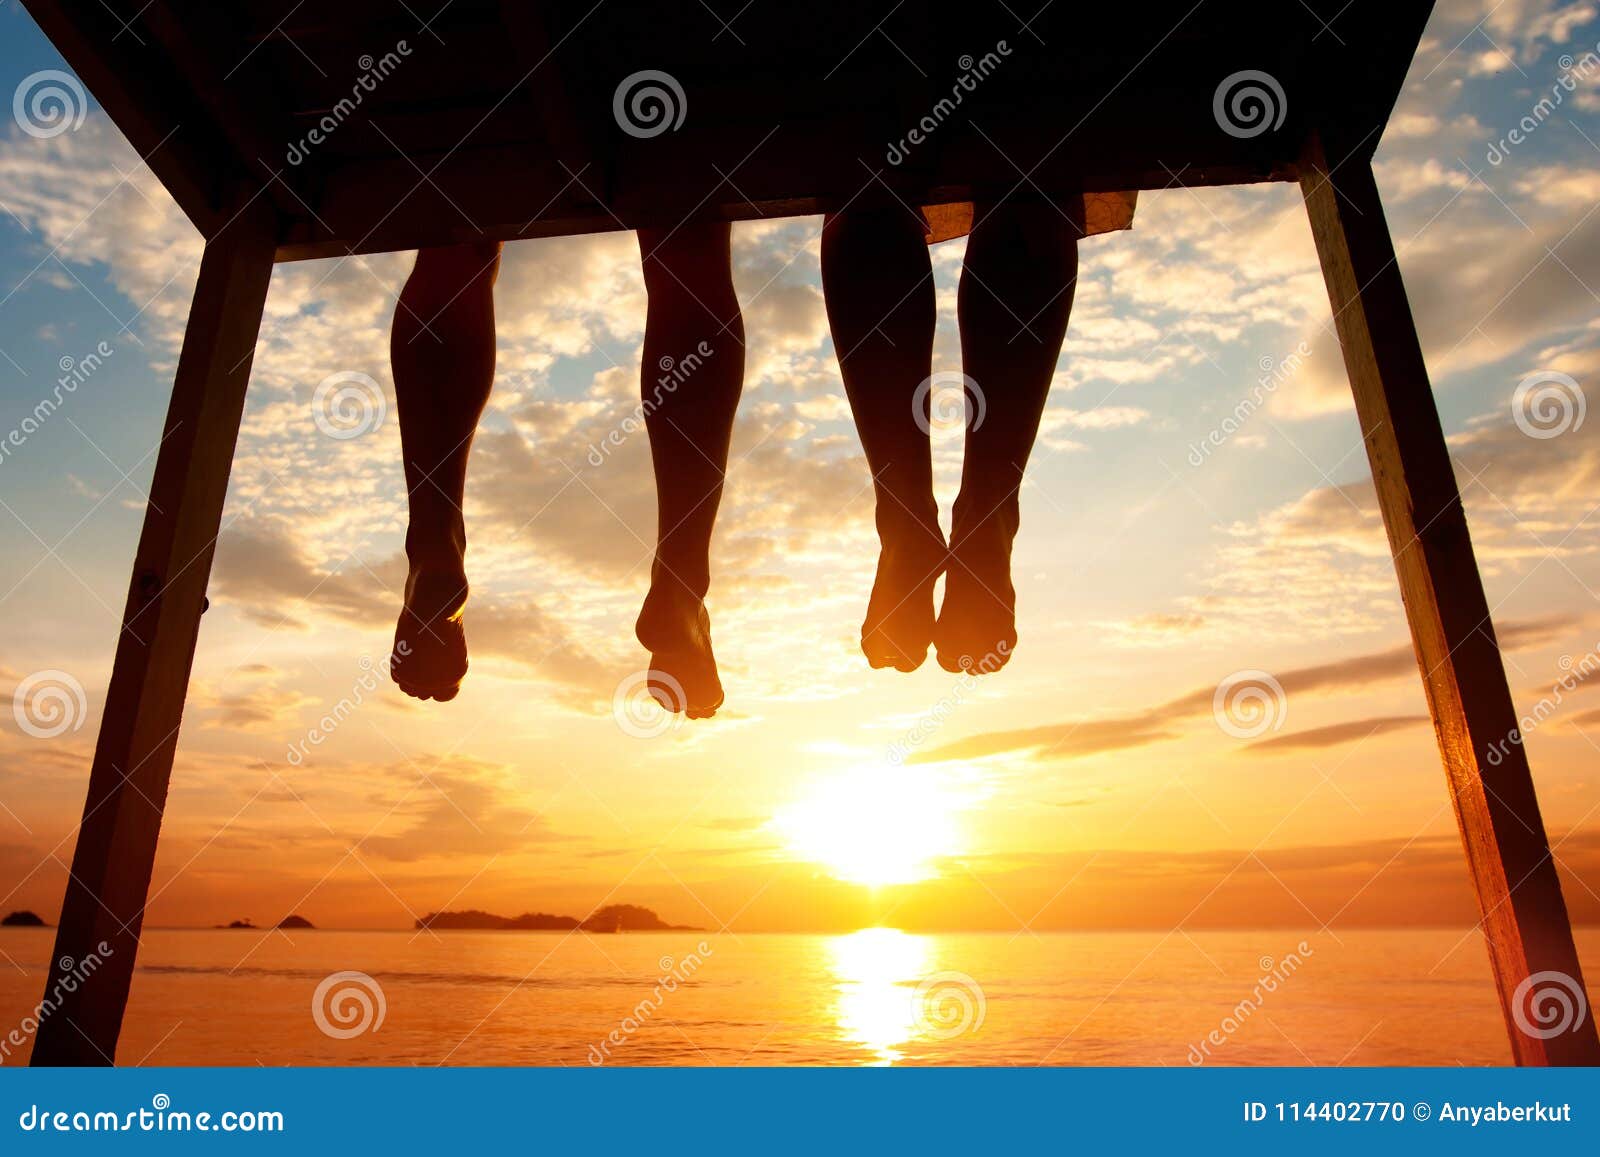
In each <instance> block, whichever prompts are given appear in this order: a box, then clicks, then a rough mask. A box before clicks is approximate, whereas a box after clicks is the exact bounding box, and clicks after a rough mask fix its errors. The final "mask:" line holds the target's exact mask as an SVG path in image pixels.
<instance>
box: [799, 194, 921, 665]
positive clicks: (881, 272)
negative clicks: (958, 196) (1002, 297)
mask: <svg viewBox="0 0 1600 1157" xmlns="http://www.w3.org/2000/svg"><path fill="white" fill-rule="evenodd" d="M822 286H823V296H824V299H825V301H826V303H827V309H828V325H829V327H830V329H831V330H832V332H833V344H834V348H835V350H836V352H837V353H838V356H839V372H840V374H841V375H842V376H843V378H844V389H845V394H846V396H847V397H848V398H849V399H850V409H851V411H852V413H853V414H854V415H855V422H856V429H857V431H858V432H859V433H860V437H861V445H862V449H863V450H864V451H865V452H866V455H867V465H868V467H869V468H870V469H871V470H872V481H873V490H874V497H875V499H876V513H875V521H876V523H877V529H878V541H879V547H880V549H879V553H878V573H877V577H876V578H875V579H874V581H873V584H872V597H871V599H870V600H869V601H868V603H867V617H866V619H865V621H864V622H863V623H862V624H861V650H862V652H863V653H864V654H865V655H866V656H867V662H868V663H870V664H871V665H872V666H873V667H894V668H896V669H897V670H900V671H914V670H916V669H917V668H918V667H920V666H921V665H922V662H923V660H924V659H925V658H927V654H928V644H929V643H930V642H931V641H932V639H933V630H934V615H933V587H934V583H935V582H936V581H937V580H938V577H939V573H940V571H941V570H943V568H944V560H945V543H944V534H943V532H942V531H941V530H940V529H939V508H938V504H937V502H936V501H935V500H934V496H933V459H932V452H931V448H930V446H929V437H928V421H927V413H928V408H927V399H926V398H925V397H924V398H923V399H920V403H921V405H920V411H921V414H920V416H921V422H920V424H919V422H918V418H919V413H918V411H919V405H918V403H919V399H918V398H917V396H916V394H917V388H918V386H920V385H921V384H922V383H923V382H924V381H926V380H927V378H928V376H929V374H930V373H931V372H932V360H933V329H934V293H933V271H932V266H931V264H930V262H929V258H928V247H927V245H926V244H925V243H924V242H923V233H922V227H921V224H920V223H919V222H918V221H917V219H916V217H914V216H913V215H912V214H910V213H908V212H906V211H905V210H904V209H903V208H898V207H896V208H891V209H859V210H850V211H848V212H845V213H838V214H832V215H830V216H829V217H828V219H827V221H826V222H825V223H824V225H823V230H822Z"/></svg>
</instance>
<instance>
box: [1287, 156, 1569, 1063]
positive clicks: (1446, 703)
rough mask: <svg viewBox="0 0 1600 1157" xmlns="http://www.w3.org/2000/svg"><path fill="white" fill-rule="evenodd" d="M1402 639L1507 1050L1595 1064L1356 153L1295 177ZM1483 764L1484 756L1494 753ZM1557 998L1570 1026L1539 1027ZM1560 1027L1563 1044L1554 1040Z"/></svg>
mask: <svg viewBox="0 0 1600 1157" xmlns="http://www.w3.org/2000/svg"><path fill="white" fill-rule="evenodd" d="M1300 186H1301V191H1302V192H1303V193H1304V194H1305V200H1306V210H1307V212H1308V213H1309V214H1310V216H1311V231H1312V234H1313V235H1314V237H1315V238H1316V244H1317V253H1318V255H1319V257H1320V258H1321V261H1322V273H1323V276H1324V278H1325V279H1326V280H1327V283H1328V297H1329V299H1330V300H1331V301H1332V303H1333V315H1334V322H1335V324H1336V325H1337V327H1338V331H1339V343H1340V345H1341V346H1342V347H1343V349H1344V361H1345V368H1346V370H1347V371H1348V373H1349V376H1350V387H1351V389H1352V390H1353V391H1354V393H1355V402H1356V415H1357V417H1358V418H1359V420H1360V422H1361V431H1362V436H1363V438H1364V439H1365V440H1366V445H1367V456H1368V458H1369V459H1370V460H1371V462H1372V478H1373V482H1374V483H1375V484H1376V486H1377V491H1378V504H1379V506H1380V507H1381V508H1382V510H1383V522H1384V526H1385V527H1387V529H1388V532H1389V545H1390V548H1391V550H1392V551H1393V553H1394V564H1395V570H1396V571H1397V572H1398V573H1399V577H1400V593H1401V596H1402V598H1403V599H1404V600H1405V607H1406V617H1407V619H1408V620H1409V621H1410V624H1411V640H1412V643H1413V645H1414V646H1415V647H1416V652H1417V661H1418V662H1419V663H1420V664H1421V666H1422V681H1423V685H1424V687H1425V688H1426V690H1427V695H1428V706H1429V709H1430V711H1431V712H1432V714H1433V725H1434V730H1435V731H1436V732H1437V734H1438V737H1439V750H1440V752H1441V754H1442V755H1443V757H1444V767H1445V775H1446V778H1447V779H1448V781H1449V786H1450V796H1451V799H1452V801H1453V802H1454V804H1455V811H1456V820H1457V822H1458V823H1459V825H1460V827H1461V838H1462V841H1463V843H1464V844H1465V845H1466V852H1467V863H1468V866H1469V867H1470V869H1471V872H1472V882H1473V884H1474V886H1475V887H1476V889H1477V893H1478V904H1479V906H1480V908H1481V909H1482V912H1483V917H1482V921H1481V925H1482V928H1483V932H1484V936H1485V938H1486V940H1487V941H1488V946H1489V960H1490V964H1491V966H1492V967H1493V969H1494V978H1495V984H1496V985H1497V987H1498V988H1499V992H1500V1005H1501V1009H1502V1010H1503V1012H1504V1013H1505V1018H1506V1027H1507V1030H1508V1031H1509V1033H1510V1035H1511V1051H1512V1055H1513V1057H1514V1058H1515V1060H1516V1062H1517V1063H1518V1064H1523V1065H1580V1064H1583V1065H1592V1064H1600V1041H1597V1039H1596V1036H1595V1021H1594V1011H1593V1008H1592V1006H1590V1005H1589V1004H1588V1001H1587V996H1586V994H1585V993H1584V988H1583V976H1582V972H1581V971H1580V969H1579V967H1578V954H1577V950H1576V949H1575V948H1574V946H1573V942H1572V926H1571V924H1570V922H1569V921H1568V918H1567V907H1566V904H1565V902H1564V901H1563V900H1562V898H1561V885H1560V882H1559V880H1558V879H1557V876H1556V866H1555V861H1554V859H1553V858H1552V856H1551V852H1550V845H1549V841H1548V839H1547V838H1546V836H1545V831H1544V821H1543V820H1542V819H1541V818H1540V815H1539V801H1538V799H1537V797H1536V796H1535V794H1534V788H1533V777H1532V775H1531V774H1530V773H1529V770H1528V761H1527V755H1526V753H1525V752H1524V750H1523V748H1522V745H1521V743H1520V741H1519V740H1520V737H1519V734H1518V731H1517V715H1516V711H1515V709H1514V708H1513V706H1512V703H1511V692H1510V690H1509V688H1508V687H1507V685H1506V676H1505V669H1504V667H1503V666H1502V665H1501V660H1500V648H1499V644H1498V643H1497V642H1496V640H1495V634H1494V625H1493V623H1491V622H1490V619H1489V606H1488V602H1487V600H1486V599H1485V597H1484V593H1483V581H1482V579H1481V578H1480V577H1479V574H1478V564H1477V561H1476V559H1475V558H1474V557H1473V552H1472V542H1471V540H1470V539H1469V537H1468V535H1467V522H1466V516H1465V514H1464V512H1463V510H1462V507H1461V495H1460V493H1459V492H1458V491H1457V489H1456V480H1455V473H1454V471H1453V469H1452V466H1451V462H1450V453H1449V450H1448V448H1447V447H1446V445H1445V440H1444V431H1443V429H1442V427H1441V426H1440V424H1439V414H1438V411H1437V410H1436V409H1435V408H1434V404H1433V394H1432V392H1431V390H1430V387H1429V385H1428V371H1427V369H1426V367H1425V366H1424V364H1423V360H1422V347H1421V345H1420V343H1419V342H1418V340H1417V332H1416V326H1415V323H1414V322H1413V321H1412V317H1411V307H1410V305H1409V303H1408V302H1407V301H1406V292H1405V286H1404V285H1403V284H1402V282H1401V279H1400V268H1399V266H1398V265H1397V264H1396V260H1395V253H1394V245H1393V242H1392V241H1391V239H1390V237H1389V230H1388V226H1387V224H1386V223H1385V221H1384V216H1383V206H1382V205H1381V203H1380V202H1379V199H1378V190H1377V185H1376V184H1375V183H1374V181H1373V177H1372V168H1371V166H1370V165H1369V164H1368V162H1367V157H1366V155H1365V154H1362V155H1354V156H1350V157H1348V158H1347V159H1343V160H1335V161H1333V162H1332V163H1330V161H1329V158H1328V156H1327V153H1326V151H1325V149H1324V145H1323V142H1322V140H1321V139H1319V138H1317V137H1313V138H1312V140H1311V142H1310V144H1309V145H1308V147H1307V150H1306V153H1305V156H1304V158H1303V160H1302V163H1301V170H1300ZM1491 752H1492V753H1493V754H1491ZM1562 993H1564V994H1565V998H1566V1000H1567V1001H1568V1004H1569V1006H1570V1007H1574V1008H1575V1009H1576V1008H1578V1007H1581V1008H1582V1010H1583V1011H1582V1012H1581V1014H1579V1015H1575V1016H1572V1017H1567V1018H1565V1020H1566V1023H1565V1024H1561V1020H1562V1018H1560V1017H1557V1018H1556V1019H1555V1020H1553V1021H1550V1022H1546V1021H1544V1020H1541V1019H1540V1018H1539V1012H1540V1011H1541V1009H1542V1011H1544V1012H1549V1011H1550V1010H1551V1009H1552V1008H1553V1007H1554V1005H1553V1004H1549V1005H1541V1001H1542V1000H1551V999H1552V998H1559V997H1560V995H1561V994H1562ZM1556 1024H1561V1031H1558V1032H1554V1033H1551V1032H1550V1029H1551V1028H1552V1027H1554V1026H1555V1025H1556Z"/></svg>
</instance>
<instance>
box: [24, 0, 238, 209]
mask: <svg viewBox="0 0 1600 1157" xmlns="http://www.w3.org/2000/svg"><path fill="white" fill-rule="evenodd" d="M23 5H24V7H26V8H27V10H28V14H29V15H30V16H32V17H33V19H34V21H35V22H36V23H37V24H38V25H39V28H40V29H41V30H42V31H43V32H44V34H45V35H46V36H48V37H49V38H50V43H51V44H53V45H55V48H56V51H58V52H60V53H61V55H62V57H63V58H65V60H66V62H67V64H68V65H69V66H70V67H71V69H72V71H73V72H74V73H75V74H76V75H77V77H78V79H79V80H81V81H83V82H84V84H85V85H87V86H88V89H89V91H90V92H91V93H93V94H94V97H95V99H96V100H98V101H99V102H100V104H101V105H102V106H103V107H104V108H105V110H106V112H107V113H108V114H110V116H111V119H112V121H113V122H114V123H115V124H116V126H117V128H118V129H119V130H120V131H121V132H122V135H123V136H125V137H127V138H128V143H129V144H131V145H132V146H133V147H134V148H135V149H136V150H137V151H138V153H139V155H140V157H141V158H143V159H144V162H145V164H146V165H148V166H149V168H150V171H151V172H152V173H154V174H155V175H156V177H157V179H159V180H160V181H161V183H162V185H164V186H165V187H166V189H167V191H168V192H169V193H171V194H172V198H173V200H175V201H177V203H178V207H179V208H181V209H182V210H183V211H184V213H185V215H187V216H188V218H189V220H190V221H192V222H193V223H194V226H195V228H197V229H199V230H200V232H201V234H203V235H207V236H209V235H210V233H211V232H212V231H213V230H214V229H216V228H218V227H219V226H220V225H221V224H222V223H223V222H224V221H225V220H226V216H225V214H223V212H222V206H221V195H222V192H223V190H224V189H225V188H226V186H227V183H228V182H229V181H230V180H231V179H234V178H236V177H238V176H240V175H242V174H240V173H239V172H238V171H237V168H236V166H235V165H234V164H232V163H230V162H229V161H228V160H227V158H228V157H229V153H230V150H228V149H227V147H226V144H225V142H224V141H223V140H222V139H221V137H220V136H219V135H218V134H217V132H216V129H215V125H214V124H213V122H212V121H211V119H210V118H209V117H208V116H206V115H205V114H204V113H203V112H202V111H201V110H200V109H199V108H198V107H197V106H196V105H195V103H194V101H193V94H192V93H191V92H187V91H185V88H184V78H183V77H182V76H181V74H180V73H179V72H178V70H177V69H176V68H175V67H174V66H173V64H172V61H171V60H170V59H169V58H168V57H167V56H166V54H165V53H164V52H162V51H161V50H160V49H159V48H158V47H156V46H154V45H152V44H150V43H149V42H148V39H144V40H141V38H139V37H137V36H135V35H133V34H132V33H131V32H124V31H123V25H122V17H120V16H118V14H117V13H116V12H115V11H113V10H112V9H111V8H109V7H107V6H106V5H105V4H102V3H100V2H99V0H23ZM126 16H127V17H128V18H130V19H136V18H137V8H136V7H130V8H128V9H127V11H126Z"/></svg>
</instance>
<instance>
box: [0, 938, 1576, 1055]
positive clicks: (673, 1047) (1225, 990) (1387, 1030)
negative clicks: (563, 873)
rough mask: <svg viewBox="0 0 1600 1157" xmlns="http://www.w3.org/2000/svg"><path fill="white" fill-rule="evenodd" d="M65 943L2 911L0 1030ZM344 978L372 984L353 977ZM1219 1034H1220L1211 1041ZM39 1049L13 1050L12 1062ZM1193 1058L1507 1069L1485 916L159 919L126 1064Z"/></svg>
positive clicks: (17, 1016)
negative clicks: (360, 922) (676, 929)
mask: <svg viewBox="0 0 1600 1157" xmlns="http://www.w3.org/2000/svg"><path fill="white" fill-rule="evenodd" d="M1579 942H1580V950H1581V951H1582V952H1583V954H1584V956H1585V958H1586V961H1587V963H1588V967H1589V974H1590V975H1591V976H1595V975H1600V930H1596V929H1580V930H1579ZM1302 945H1303V948H1302ZM51 947H52V933H51V932H49V931H48V930H32V929H0V1038H3V1037H4V1036H5V1034H6V1033H8V1032H10V1031H11V1029H12V1028H13V1027H15V1026H18V1025H20V1024H22V1022H23V1020H24V1018H25V1017H27V1016H28V1015H29V1012H30V1010H31V1009H32V1008H33V1007H34V1005H35V1004H36V1003H37V1002H38V999H39V996H40V994H41V993H42V991H43V986H44V981H45V973H44V965H45V963H46V961H47V960H48V959H49V956H50V952H51ZM349 972H358V973H364V974H365V975H366V977H367V978H370V983H369V981H368V980H367V979H365V978H362V977H338V976H335V974H338V973H349ZM330 977H334V979H333V980H331V981H330V980H329V978H330ZM1264 981H1265V983H1264ZM319 989H320V990H321V992H320V997H319ZM380 997H381V1006H382V1020H381V1023H378V1018H377V1012H378V1008H379V1003H380ZM363 1002H364V1003H363ZM1213 1032H1215V1033H1216V1034H1217V1037H1218V1038H1220V1039H1221V1040H1222V1043H1221V1044H1220V1045H1219V1044H1215V1043H1210V1044H1209V1045H1208V1046H1207V1047H1208V1050H1209V1056H1204V1055H1203V1054H1202V1053H1201V1052H1199V1051H1198V1048H1199V1047H1200V1046H1202V1043H1203V1042H1206V1041H1207V1038H1208V1036H1210V1034H1212V1033H1213ZM27 1051H28V1050H27V1046H24V1047H23V1048H21V1049H15V1048H13V1049H11V1051H10V1055H9V1056H7V1057H5V1058H4V1062H3V1063H5V1064H13V1065H14V1064H17V1063H19V1062H23V1061H25V1060H26V1054H27ZM1197 1057H1201V1058H1202V1059H1204V1060H1205V1063H1208V1064H1231V1065H1260V1064H1288V1065H1301V1064H1316V1065H1335V1064H1341V1063H1343V1064H1364V1065H1376V1064H1401V1065H1415V1064H1458V1063H1459V1064H1503V1063H1506V1062H1507V1061H1508V1059H1509V1052H1508V1049H1507V1046H1506V1042H1505V1033H1504V1029H1503V1027H1502V1024H1501V1020H1500V1014H1499V1011H1498V1009H1497V1007H1496V1004H1495V997H1494V989H1493V986H1492V983H1491V981H1490V978H1489V971H1488V964H1487V958H1486V955H1485V952H1484V947H1483V943H1482V940H1481V938H1480V937H1479V935H1478V934H1477V933H1476V932H1462V931H1445V930H1424V931H1405V932H1392V931H1348V932H1341V933H1339V935H1338V938H1337V939H1335V938H1334V936H1333V935H1332V934H1330V933H1327V932H1323V933H1308V934H1306V935H1305V936H1304V938H1302V936H1301V935H1300V934H1297V933H1293V932H1283V931H1276V930H1274V931H1259V932H1193V933H1185V932H1173V933H1159V932H1127V933H1052V934H1042V935H1038V936H1031V935H1023V936H1020V937H1017V938H1013V937H1011V936H1009V935H1005V934H961V935H937V936H917V935H908V934H905V933H900V932H894V931H889V930H881V929H874V930H868V931H865V932H860V933H855V934H852V935H849V936H799V935H742V936H739V937H735V936H732V935H730V934H726V933H722V934H714V935H702V934H698V933H681V934H680V933H661V934H651V935H622V936H587V935H582V934H575V935H564V934H561V933H538V932H529V933H519V932H510V933H505V932H485V933H470V932H468V933H462V932H457V933H439V934H437V935H436V936H435V935H429V934H426V933H424V934H417V935H414V934H412V933H408V932H290V933H287V934H283V933H277V932H270V933H263V932H250V931H177V930H165V931H164V930H151V931H148V932H147V933H146V941H145V945H144V949H143V951H142V953H141V956H140V961H139V969H138V971H137V973H136V974H135V977H134V982H133V993H132V998H131V1001H130V1004H129V1008H128V1016H127V1022H126V1025H125V1028H124V1031H123V1034H122V1043H121V1047H120V1051H119V1055H118V1058H117V1059H118V1061H119V1062H120V1063H122V1064H140V1063H142V1064H164V1065H197V1064H225V1065H252V1064H258V1063H259V1064H264V1065H283V1064H356V1065H372V1064H378V1065H408V1064H430V1065H431V1064H441V1063H442V1064H486V1065H548V1064H566V1065H583V1064H591V1063H596V1062H597V1061H602V1062H604V1063H610V1064H630V1065H650V1064H653V1065H660V1064H718V1065H741V1064H744V1065H788V1064H851V1065H860V1064H978V1065H1011V1064H1038V1063H1046V1064H1078V1065H1104V1064H1111V1065H1178V1066H1182V1065H1186V1064H1190V1063H1194V1061H1195V1060H1196V1058H1197Z"/></svg>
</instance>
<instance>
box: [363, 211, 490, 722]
mask: <svg viewBox="0 0 1600 1157" xmlns="http://www.w3.org/2000/svg"><path fill="white" fill-rule="evenodd" d="M499 264H500V246H499V244H498V243H496V242H484V243H479V244H472V245H458V246H453V247H450V248H443V249H423V250H421V251H419V252H418V253H417V263H416V265H415V267H414V268H413V269H412V271H411V276H410V278H408V279H407V281H406V284H405V288H404V289H402V290H401V291H400V303H399V305H398V306H396V308H395V315H394V328H393V330H392V331H391V333H390V337H389V359H390V363H391V365H392V367H393V371H394V392H395V401H396V409H397V410H398V411H399V417H400V445H401V450H402V453H403V455H404V458H405V472H406V492H407V494H408V496H409V503H410V515H411V521H410V525H409V526H408V528H407V530H406V558H407V559H408V561H409V563H410V572H409V574H408V575H407V576H406V591H405V606H404V608H403V609H402V610H401V612H400V621H399V622H398V623H397V624H396V626H395V642H394V653H393V654H392V655H391V656H390V658H389V669H390V673H391V674H392V675H393V677H394V680H395V682H396V683H398V684H399V685H400V689H401V690H402V691H404V692H405V693H406V694H407V695H410V696H413V697H414V698H418V699H438V700H440V701H441V702H443V701H445V700H449V699H454V698H455V697H456V694H457V693H458V692H459V691H460V689H461V680H462V677H463V676H465V675H466V673H467V641H466V634H465V632H464V630H463V629H462V624H461V618H462V612H463V610H464V608H465V607H466V602H467V576H466V569H465V565H464V559H465V555H466V550H467V532H466V526H465V524H464V522H463V519H462V513H461V509H462V503H463V495H464V493H465V490H466V480H467V455H468V453H469V452H470V451H471V449H472V436H473V434H474V433H475V432H476V430H477V428H478V419H479V418H481V417H482V416H483V409H484V406H485V405H487V404H488V401H489V388H490V386H491V385H492V384H493V381H494V343H495V334H494V280H495V275H496V274H497V273H498V272H499Z"/></svg>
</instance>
